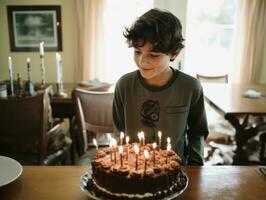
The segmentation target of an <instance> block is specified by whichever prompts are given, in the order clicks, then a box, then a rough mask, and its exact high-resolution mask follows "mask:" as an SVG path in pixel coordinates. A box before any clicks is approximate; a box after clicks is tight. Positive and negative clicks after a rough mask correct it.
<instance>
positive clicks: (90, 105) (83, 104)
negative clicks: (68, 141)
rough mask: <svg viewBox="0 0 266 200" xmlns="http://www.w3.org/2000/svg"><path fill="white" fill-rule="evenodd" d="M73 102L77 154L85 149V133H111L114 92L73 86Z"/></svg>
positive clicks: (86, 143) (86, 142) (86, 144)
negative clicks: (76, 132) (76, 133)
mask: <svg viewBox="0 0 266 200" xmlns="http://www.w3.org/2000/svg"><path fill="white" fill-rule="evenodd" d="M72 98H73V101H74V104H75V117H76V124H77V131H78V136H77V140H78V141H77V142H78V151H79V154H81V155H82V154H83V153H85V152H86V151H87V147H88V141H87V133H88V132H92V133H112V132H113V117H112V104H113V98H114V93H113V92H108V91H90V90H86V89H81V88H75V89H74V91H73V93H72Z"/></svg>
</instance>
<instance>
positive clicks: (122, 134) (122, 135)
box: [120, 131, 125, 146]
mask: <svg viewBox="0 0 266 200" xmlns="http://www.w3.org/2000/svg"><path fill="white" fill-rule="evenodd" d="M124 137H125V134H124V132H123V131H121V133H120V145H121V146H122V145H123V139H124Z"/></svg>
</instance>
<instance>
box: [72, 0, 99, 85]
mask: <svg viewBox="0 0 266 200" xmlns="http://www.w3.org/2000/svg"><path fill="white" fill-rule="evenodd" d="M76 11H77V52H76V54H77V64H78V66H77V80H78V81H81V80H89V79H94V78H98V79H101V75H102V70H103V64H102V59H101V54H102V52H101V51H102V49H103V48H102V29H103V0H97V1H95V0H76Z"/></svg>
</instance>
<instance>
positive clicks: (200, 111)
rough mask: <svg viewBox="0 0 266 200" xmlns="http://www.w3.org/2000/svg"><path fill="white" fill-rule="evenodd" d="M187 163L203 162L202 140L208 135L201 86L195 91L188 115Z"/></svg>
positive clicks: (197, 163)
mask: <svg viewBox="0 0 266 200" xmlns="http://www.w3.org/2000/svg"><path fill="white" fill-rule="evenodd" d="M199 86H200V85H199ZM187 136H188V137H187V138H188V146H187V163H188V165H203V164H204V140H205V139H206V138H207V136H208V125H207V119H206V113H205V108H204V96H203V91H202V87H201V86H200V87H199V89H198V91H196V93H195V96H194V98H193V102H192V105H191V108H190V111H189V116H188V134H187Z"/></svg>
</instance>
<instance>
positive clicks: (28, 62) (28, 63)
mask: <svg viewBox="0 0 266 200" xmlns="http://www.w3.org/2000/svg"><path fill="white" fill-rule="evenodd" d="M27 68H28V81H30V58H27Z"/></svg>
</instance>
